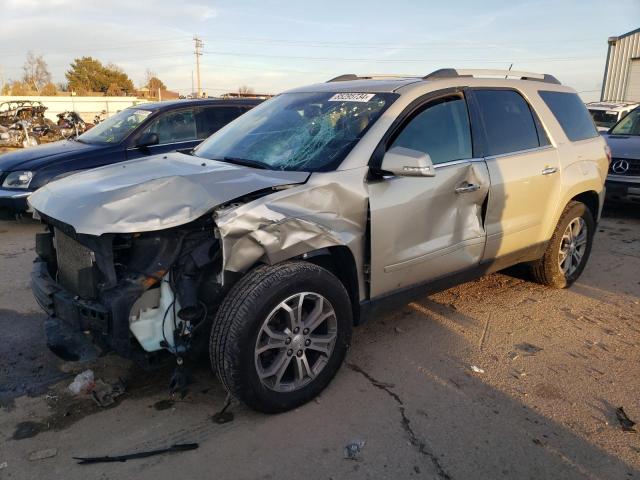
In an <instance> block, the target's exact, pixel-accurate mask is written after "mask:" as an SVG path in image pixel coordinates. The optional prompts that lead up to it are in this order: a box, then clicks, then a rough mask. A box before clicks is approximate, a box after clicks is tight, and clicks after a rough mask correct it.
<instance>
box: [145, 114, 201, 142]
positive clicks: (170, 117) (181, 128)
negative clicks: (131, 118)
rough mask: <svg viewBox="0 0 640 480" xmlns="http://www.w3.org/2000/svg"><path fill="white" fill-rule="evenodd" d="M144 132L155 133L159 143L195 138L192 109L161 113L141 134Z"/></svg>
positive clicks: (185, 140) (186, 140)
mask: <svg viewBox="0 0 640 480" xmlns="http://www.w3.org/2000/svg"><path fill="white" fill-rule="evenodd" d="M145 133H156V134H157V135H158V144H159V145H166V144H169V143H179V142H188V141H192V140H195V139H196V122H195V120H194V115H193V110H192V109H190V108H189V109H183V110H176V111H173V112H167V113H163V114H161V115H160V116H159V117H158V118H157V119H156V120H154V121H153V122H152V123H151V124H150V125H149V126H148V127H147V128H145V129H144V131H143V132H142V134H141V135H144V134H145Z"/></svg>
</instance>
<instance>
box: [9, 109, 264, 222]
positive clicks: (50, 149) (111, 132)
mask: <svg viewBox="0 0 640 480" xmlns="http://www.w3.org/2000/svg"><path fill="white" fill-rule="evenodd" d="M260 102H261V100H253V99H237V100H178V101H172V102H159V103H145V104H141V105H138V106H135V107H130V108H127V109H125V110H122V111H120V112H119V113H117V114H116V115H114V116H112V117H109V118H108V119H107V120H105V121H103V122H101V123H99V124H98V125H96V126H95V127H93V128H92V129H91V130H89V131H87V132H85V133H83V134H82V135H80V136H79V137H78V138H77V139H76V140H63V141H60V142H55V143H50V144H47V145H41V146H39V147H35V148H28V149H25V150H19V151H16V152H11V153H6V154H4V155H0V210H4V211H5V212H6V211H8V212H10V213H20V212H24V211H26V210H27V197H28V196H29V195H30V194H31V193H33V192H34V191H35V190H37V189H38V188H40V187H42V186H43V185H45V184H47V183H49V182H51V181H53V180H56V179H59V178H62V177H65V176H67V175H71V174H72V173H75V172H78V171H81V170H87V169H90V168H96V167H100V166H102V165H108V164H111V163H117V162H122V161H124V160H131V159H134V158H139V157H144V156H148V155H155V154H158V153H164V152H171V151H174V150H190V149H192V148H194V147H195V146H197V145H198V144H199V143H200V142H202V140H204V139H205V138H207V137H208V136H210V135H211V134H213V133H214V132H216V131H217V130H219V129H220V128H222V127H224V126H225V125H226V124H227V123H229V122H231V121H232V120H234V119H236V118H237V117H239V116H240V115H242V114H243V113H245V112H246V111H248V110H249V109H251V108H253V107H254V106H256V105H258V104H259V103H260Z"/></svg>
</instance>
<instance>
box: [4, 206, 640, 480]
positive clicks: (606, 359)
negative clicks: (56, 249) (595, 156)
mask: <svg viewBox="0 0 640 480" xmlns="http://www.w3.org/2000/svg"><path fill="white" fill-rule="evenodd" d="M40 228H41V227H40V226H39V225H38V224H36V223H33V222H26V221H22V222H21V223H15V222H0V329H1V331H2V339H3V342H1V343H0V403H1V404H2V409H1V410H0V445H1V447H0V478H1V479H31V478H33V479H43V478H47V479H49V478H63V479H68V480H71V479H87V478H97V479H103V480H104V479H126V478H136V479H144V478H150V479H154V480H159V479H165V478H167V479H174V478H215V479H289V478H291V479H294V478H295V479H300V478H312V479H330V478H332V479H343V478H356V479H360V478H375V479H383V478H389V479H400V478H428V479H430V478H434V479H471V478H473V479H499V478H506V479H507V478H508V479H515V478H518V479H528V478H531V479H546V478H554V479H561V478H562V479H564V478H571V479H574V478H575V479H578V478H588V479H628V478H640V436H639V435H637V434H634V433H626V432H624V431H623V430H622V428H621V426H620V423H619V421H618V420H617V419H616V414H615V410H616V408H617V407H620V406H622V407H624V410H625V412H626V413H627V414H628V416H629V417H630V418H631V419H632V420H633V419H635V420H636V421H638V422H640V395H639V394H640V373H639V372H640V370H639V369H638V365H639V362H640V322H639V320H640V212H639V211H638V209H637V207H636V208H635V209H633V208H627V209H616V210H610V211H609V212H608V213H607V215H606V217H605V218H603V220H602V222H601V223H600V225H599V233H598V235H597V236H596V241H595V246H594V249H593V252H592V256H591V260H590V262H589V264H588V266H587V268H586V270H585V272H584V274H583V276H582V278H581V279H580V280H579V281H578V282H577V283H576V285H574V286H573V287H572V288H571V289H569V290H563V291H558V290H551V289H548V288H544V287H542V286H539V285H536V284H534V283H531V282H529V281H527V280H526V277H524V276H523V275H522V274H521V273H518V272H509V273H499V274H494V275H490V276H487V277H484V278H482V279H480V280H478V281H475V282H470V283H467V284H464V285H461V286H459V287H456V288H452V289H449V290H446V291H444V292H441V293H438V294H435V295H431V296H425V297H423V298H421V299H419V300H418V301H416V302H414V303H412V304H410V305H407V306H406V307H405V308H403V309H401V310H397V311H395V312H393V313H392V314H389V315H385V316H380V317H378V318H372V319H370V320H369V322H368V323H366V324H365V325H364V326H362V327H358V328H357V329H356V330H355V332H354V339H353V345H352V348H351V350H350V352H349V355H348V358H347V364H346V365H345V366H344V367H343V368H342V369H341V371H340V372H339V373H338V375H337V377H336V378H335V380H334V381H333V382H332V384H331V385H330V386H329V387H328V389H327V390H326V391H325V392H324V393H323V394H322V396H321V397H320V398H319V399H318V400H317V401H315V402H311V403H310V404H308V405H306V406H303V407H301V408H299V409H297V410H295V411H292V412H289V413H285V414H281V415H273V416H268V415H262V414H258V413H256V412H253V411H250V410H248V409H247V408H245V407H243V406H241V405H238V404H236V403H233V404H232V405H231V408H230V411H231V413H232V418H229V419H228V420H231V421H229V422H227V423H224V424H218V423H216V422H214V421H213V420H212V417H213V415H214V414H215V413H217V412H218V411H219V410H220V409H221V408H222V407H223V405H224V403H225V393H224V391H223V389H222V387H221V385H220V383H219V382H218V381H217V380H216V379H214V378H213V376H212V375H211V374H210V372H209V370H208V368H207V366H206V365H203V366H201V367H200V368H198V369H197V370H196V372H195V378H196V382H195V383H194V384H193V385H192V386H191V388H190V393H189V394H188V395H187V396H186V397H185V398H184V399H179V398H171V397H169V396H168V393H167V385H168V379H169V374H170V372H169V371H167V370H166V369H165V370H159V371H156V372H154V373H151V374H149V373H144V372H141V371H139V370H138V369H136V368H135V367H133V366H132V365H130V364H129V363H128V362H126V361H123V360H119V359H118V358H116V357H113V356H106V357H103V358H101V359H99V360H98V361H95V362H92V363H91V364H89V365H78V364H74V363H65V362H63V361H61V360H58V359H57V358H56V357H54V356H53V355H52V354H51V353H49V351H48V350H47V349H46V347H45V345H44V338H43V331H42V330H43V329H42V322H43V320H44V315H43V314H42V313H41V311H40V310H39V308H38V307H37V305H36V303H35V301H34V300H33V298H32V296H31V292H30V290H29V285H28V275H29V270H30V264H31V261H32V258H33V256H34V252H33V235H34V233H35V232H37V231H38V230H39V229H40ZM87 367H91V368H93V369H94V371H95V372H96V376H97V377H100V378H102V379H104V380H105V381H107V382H114V381H116V380H117V379H118V378H121V379H122V380H123V381H124V382H125V384H126V388H127V391H126V393H125V394H124V395H123V396H122V397H120V398H119V399H118V401H117V402H116V404H115V405H113V406H111V407H109V408H100V407H98V406H96V405H95V404H94V403H93V401H92V400H91V399H90V398H84V397H81V398H74V397H71V396H70V395H69V394H68V393H67V392H66V386H67V385H68V384H69V383H70V381H71V380H72V377H73V375H74V374H75V373H77V372H79V371H81V370H83V369H85V368H87ZM472 367H476V370H477V371H474V370H473V368H472ZM354 441H364V442H365V444H364V447H363V448H362V451H361V452H360V453H359V455H358V456H357V458H356V459H355V460H351V459H345V458H344V448H345V446H346V445H347V444H349V443H350V442H354ZM190 442H197V443H199V445H200V446H199V449H197V450H194V451H189V452H181V453H173V454H167V455H162V456H156V457H152V458H146V459H140V460H131V461H128V462H126V463H106V464H98V465H88V466H84V465H77V464H76V461H75V460H74V459H73V458H72V457H74V456H94V455H116V454H123V453H130V452H136V451H141V450H145V449H153V448H161V447H165V446H168V445H171V444H175V443H190ZM51 449H54V450H51ZM33 455H35V457H38V456H39V457H47V456H49V458H41V459H39V460H38V459H30V457H31V458H33V457H32V456H33Z"/></svg>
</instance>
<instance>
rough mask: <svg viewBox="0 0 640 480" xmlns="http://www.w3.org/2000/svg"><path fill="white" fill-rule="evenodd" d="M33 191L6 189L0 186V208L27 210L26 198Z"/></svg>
mask: <svg viewBox="0 0 640 480" xmlns="http://www.w3.org/2000/svg"><path fill="white" fill-rule="evenodd" d="M32 193H33V192H31V191H29V192H24V191H17V190H7V189H4V188H0V208H4V209H7V210H10V211H11V212H16V213H20V212H26V211H27V210H29V205H28V204H27V198H28V197H29V195H31V194H32Z"/></svg>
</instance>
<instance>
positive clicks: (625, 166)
mask: <svg viewBox="0 0 640 480" xmlns="http://www.w3.org/2000/svg"><path fill="white" fill-rule="evenodd" d="M604 138H605V140H606V141H607V143H608V144H609V148H611V157H612V158H611V165H610V166H609V175H608V176H607V182H606V187H607V201H609V202H625V203H640V107H638V108H636V109H635V110H632V111H631V113H629V114H628V115H627V116H626V117H624V118H623V119H622V120H620V121H619V122H618V123H617V124H616V125H614V127H613V128H612V129H611V130H609V132H608V133H606V134H604Z"/></svg>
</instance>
